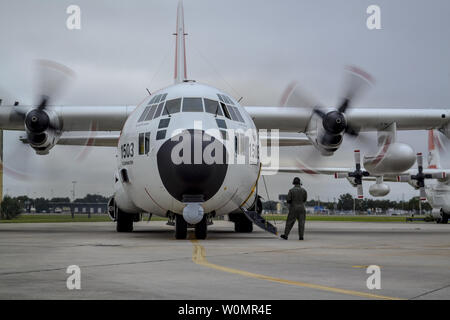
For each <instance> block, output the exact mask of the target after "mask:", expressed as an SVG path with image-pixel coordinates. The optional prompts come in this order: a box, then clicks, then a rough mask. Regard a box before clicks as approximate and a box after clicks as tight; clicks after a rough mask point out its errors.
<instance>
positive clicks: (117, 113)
mask: <svg viewBox="0 0 450 320" xmlns="http://www.w3.org/2000/svg"><path fill="white" fill-rule="evenodd" d="M31 108H32V107H31V106H0V129H3V130H24V129H25V128H24V120H23V117H22V116H21V115H20V113H22V114H25V113H26V112H27V111H28V110H30V109H31ZM135 108H136V107H135V106H53V107H48V111H50V112H54V113H55V114H56V115H57V116H58V119H59V122H60V124H61V126H60V129H61V130H62V131H120V130H122V128H123V125H124V124H125V121H126V120H127V118H128V116H129V115H130V114H131V113H132V112H133V111H134V109H135Z"/></svg>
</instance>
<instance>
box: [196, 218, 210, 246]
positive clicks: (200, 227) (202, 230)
mask: <svg viewBox="0 0 450 320" xmlns="http://www.w3.org/2000/svg"><path fill="white" fill-rule="evenodd" d="M207 234H208V223H207V221H206V216H203V219H202V221H200V222H199V223H197V224H196V225H195V238H196V239H197V240H204V239H206V236H207Z"/></svg>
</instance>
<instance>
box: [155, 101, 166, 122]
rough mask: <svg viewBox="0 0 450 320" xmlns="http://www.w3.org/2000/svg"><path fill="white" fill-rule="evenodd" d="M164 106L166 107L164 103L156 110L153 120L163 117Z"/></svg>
mask: <svg viewBox="0 0 450 320" xmlns="http://www.w3.org/2000/svg"><path fill="white" fill-rule="evenodd" d="M163 106H164V103H160V104H159V105H158V108H157V109H156V112H155V116H154V117H153V119H155V118H158V117H159V116H160V115H161V111H162V109H163Z"/></svg>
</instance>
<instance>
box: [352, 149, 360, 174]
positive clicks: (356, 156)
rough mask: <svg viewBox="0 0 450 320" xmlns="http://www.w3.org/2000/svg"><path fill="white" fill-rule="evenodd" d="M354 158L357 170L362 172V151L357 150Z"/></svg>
mask: <svg viewBox="0 0 450 320" xmlns="http://www.w3.org/2000/svg"><path fill="white" fill-rule="evenodd" d="M354 157H355V164H356V170H360V169H361V151H360V150H355V152H354Z"/></svg>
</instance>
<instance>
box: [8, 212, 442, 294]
mask: <svg viewBox="0 0 450 320" xmlns="http://www.w3.org/2000/svg"><path fill="white" fill-rule="evenodd" d="M277 227H278V228H279V230H281V231H282V230H283V228H284V223H282V222H278V223H277ZM189 238H190V239H188V240H175V239H174V230H173V227H170V226H166V225H165V222H152V221H150V222H140V223H137V224H135V231H134V232H133V233H116V232H115V225H114V224H113V223H112V222H111V223H36V224H25V223H23V224H22V223H13V224H0V299H183V300H184V299H188V300H189V299H238V300H241V299H242V300H246V299H267V300H279V299H283V300H285V299H370V300H372V299H449V298H450V225H438V224H431V223H385V222H383V223H376V222H368V223H365V222H364V223H360V222H319V221H311V222H307V223H306V234H305V240H304V241H299V240H297V239H298V236H297V229H296V228H294V229H293V230H292V232H291V234H290V237H289V240H288V241H285V240H281V239H279V238H277V237H275V236H273V235H271V234H268V233H266V232H264V231H262V230H259V229H257V228H256V227H255V231H254V232H253V233H248V234H245V233H235V232H234V228H233V224H232V223H231V222H228V221H216V222H215V224H214V225H213V226H210V227H209V233H208V239H206V240H201V241H197V240H195V239H194V236H193V234H192V232H191V231H190V234H189ZM71 265H77V266H79V268H80V284H81V289H80V290H76V289H75V290H69V289H68V288H67V279H68V277H69V276H71V274H68V273H67V268H68V267H69V266H71ZM372 265H376V266H378V267H379V268H380V269H379V270H380V272H379V275H380V277H379V279H380V286H381V289H376V288H375V289H369V288H368V286H367V280H368V278H369V277H370V276H373V277H374V276H375V274H368V273H367V267H368V266H372ZM369 282H370V283H374V282H373V281H369Z"/></svg>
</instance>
